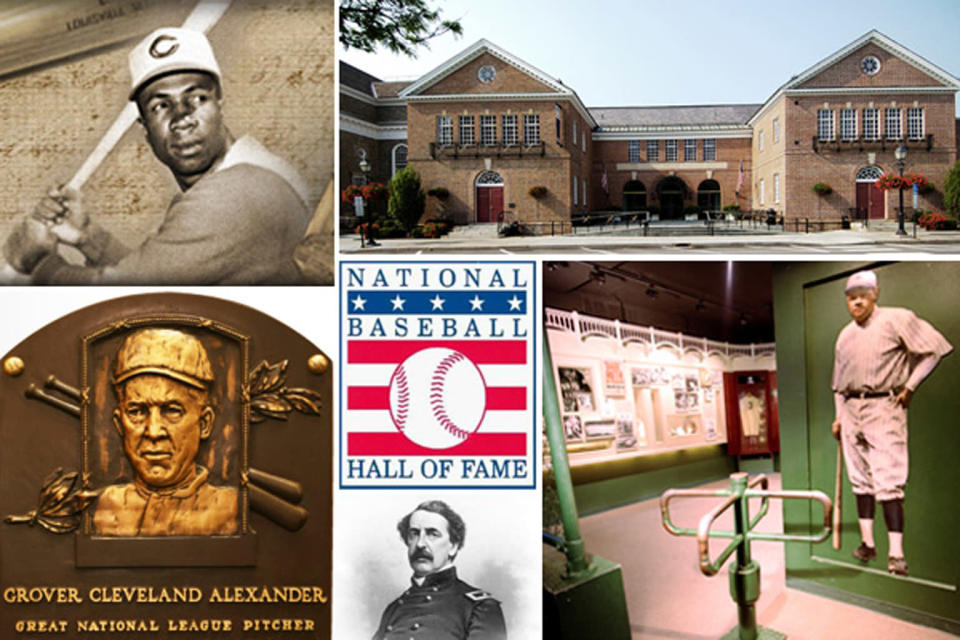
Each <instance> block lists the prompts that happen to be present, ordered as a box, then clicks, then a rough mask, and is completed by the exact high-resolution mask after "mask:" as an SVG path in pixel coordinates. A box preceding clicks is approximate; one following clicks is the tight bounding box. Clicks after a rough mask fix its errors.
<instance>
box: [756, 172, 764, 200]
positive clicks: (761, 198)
mask: <svg viewBox="0 0 960 640" xmlns="http://www.w3.org/2000/svg"><path fill="white" fill-rule="evenodd" d="M757 191H759V192H760V204H761V205H762V204H763V201H764V197H763V178H760V188H759V189H757Z"/></svg>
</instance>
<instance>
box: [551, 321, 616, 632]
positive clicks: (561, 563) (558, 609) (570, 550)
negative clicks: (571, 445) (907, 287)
mask: <svg viewBox="0 0 960 640" xmlns="http://www.w3.org/2000/svg"><path fill="white" fill-rule="evenodd" d="M543 362H544V367H543V419H544V423H545V426H546V431H547V440H548V441H549V442H550V459H551V460H552V461H553V471H554V478H555V480H556V484H557V497H558V498H559V500H560V514H561V518H562V520H563V533H564V536H563V538H558V537H556V536H544V538H545V541H548V542H549V544H547V545H544V549H543V637H544V638H545V639H546V640H581V639H582V638H603V639H604V640H630V621H629V619H628V617H627V601H626V597H625V595H624V591H623V576H622V575H621V572H620V565H618V564H616V563H615V562H611V561H610V560H605V559H603V558H600V557H598V556H592V557H588V555H587V553H586V551H585V549H584V545H583V539H582V538H581V537H580V524H579V521H578V519H577V504H576V500H575V499H574V495H573V481H572V479H571V477H570V466H569V464H568V463H567V446H566V442H565V441H564V439H563V426H562V425H561V423H560V407H559V406H558V404H557V389H556V385H555V384H554V380H553V363H552V361H551V358H550V346H549V344H548V340H547V337H546V331H544V339H543Z"/></svg>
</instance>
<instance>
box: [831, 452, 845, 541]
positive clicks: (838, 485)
mask: <svg viewBox="0 0 960 640" xmlns="http://www.w3.org/2000/svg"><path fill="white" fill-rule="evenodd" d="M842 497H843V444H842V442H841V441H840V440H837V479H836V482H835V483H834V485H833V548H834V549H839V548H840V519H841V515H842V509H841V507H840V499H841V498H842Z"/></svg>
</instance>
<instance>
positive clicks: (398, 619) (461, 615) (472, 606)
mask: <svg viewBox="0 0 960 640" xmlns="http://www.w3.org/2000/svg"><path fill="white" fill-rule="evenodd" d="M397 532H398V533H399V534H400V539H401V540H402V541H403V543H404V545H405V546H406V548H407V560H408V561H409V563H410V568H411V569H413V576H412V577H411V578H410V587H409V588H408V589H407V590H406V591H404V592H403V593H402V594H401V595H400V597H398V598H397V599H396V600H394V601H393V602H391V603H390V604H389V605H387V608H386V610H384V612H383V615H382V616H381V618H380V625H379V627H378V628H377V631H376V633H374V635H373V638H374V640H388V639H399V638H404V639H406V638H409V637H410V633H411V631H414V632H416V634H417V635H419V637H423V638H431V639H435V640H441V639H444V640H446V639H449V640H505V639H506V637H507V631H506V625H505V623H504V619H503V611H502V610H501V608H500V602H499V601H498V600H496V599H495V598H494V597H493V596H492V595H491V594H489V593H487V592H486V591H484V590H483V589H477V588H476V587H473V586H470V585H469V584H467V583H466V582H464V581H463V580H460V579H459V578H458V577H457V569H456V567H455V566H454V562H455V561H456V559H457V555H458V554H459V553H460V551H461V549H463V545H464V542H465V540H466V535H467V526H466V523H464V521H463V518H461V517H460V515H459V514H458V513H457V512H456V511H454V510H453V509H452V508H450V506H449V505H448V504H447V503H446V502H443V501H442V500H428V501H426V502H422V503H420V504H419V505H417V507H416V508H415V509H414V510H413V511H411V512H410V513H408V514H407V515H405V516H404V517H403V519H402V520H400V522H399V523H397Z"/></svg>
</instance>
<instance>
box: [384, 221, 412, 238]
mask: <svg viewBox="0 0 960 640" xmlns="http://www.w3.org/2000/svg"><path fill="white" fill-rule="evenodd" d="M406 235H407V232H406V230H404V228H403V226H402V225H401V224H400V223H399V222H398V221H397V220H396V219H395V218H386V219H384V220H382V221H381V222H380V234H379V237H381V238H403V237H406Z"/></svg>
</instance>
